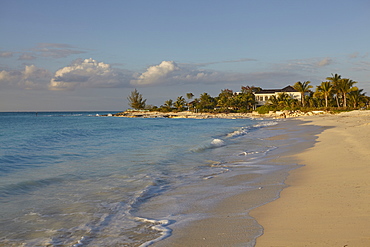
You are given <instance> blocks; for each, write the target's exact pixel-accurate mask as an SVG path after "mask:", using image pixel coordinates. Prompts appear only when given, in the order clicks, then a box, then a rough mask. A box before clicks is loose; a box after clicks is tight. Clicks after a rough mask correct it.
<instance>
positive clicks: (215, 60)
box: [0, 0, 370, 111]
mask: <svg viewBox="0 0 370 247" xmlns="http://www.w3.org/2000/svg"><path fill="white" fill-rule="evenodd" d="M369 26H370V2H369V1H368V0H351V1H344V0H337V1H334V0H330V1H329V0H320V1H317V0H310V1H297V0H281V1H277V0H219V1H217V0H212V1H210V0H197V1H193V0H187V1H177V0H157V1H153V0H135V1H126V0H121V1H115V0H110V1H86V0H78V1H75V0H73V1H70V0H64V1H54V0H34V1H29V0H22V1H21V0H2V1H1V2H0V32H1V39H0V111H63V110H66V111H71V110H75V111H77V110H98V111H100V110H111V111H119V110H124V109H126V108H127V107H128V105H127V99H126V98H127V96H128V95H129V94H130V92H131V91H132V90H133V89H134V88H137V89H138V90H139V92H141V93H142V94H143V97H144V98H146V99H147V103H148V104H153V105H158V106H159V105H161V104H163V103H164V101H165V100H168V99H174V100H175V99H176V98H177V97H178V96H180V95H183V96H185V95H186V93H188V92H192V93H193V94H194V95H195V96H196V97H198V96H199V95H200V94H201V93H203V92H207V93H209V94H211V95H212V96H217V95H218V93H219V92H220V91H221V89H225V88H228V89H232V90H234V91H238V90H239V89H240V87H241V86H246V85H254V86H260V87H263V88H282V87H285V86H286V85H293V84H294V83H295V82H297V81H307V80H309V81H311V84H312V85H313V86H316V85H319V84H320V83H321V81H324V80H325V78H326V77H328V76H330V75H331V73H338V74H340V75H342V77H345V78H350V79H352V80H355V81H358V84H357V86H358V87H360V88H363V89H365V91H366V92H368V95H369V94H370V54H369V52H370V45H369V44H370V32H369Z"/></svg>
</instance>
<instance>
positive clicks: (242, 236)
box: [153, 119, 325, 247]
mask: <svg viewBox="0 0 370 247" xmlns="http://www.w3.org/2000/svg"><path fill="white" fill-rule="evenodd" d="M302 123H304V122H302V121H298V120H291V119H289V120H283V121H281V122H280V123H279V124H278V125H276V126H272V127H268V128H271V129H277V130H278V133H281V130H282V129H284V130H285V132H286V134H283V135H279V136H274V137H271V138H269V139H270V140H271V141H272V143H273V142H281V143H282V144H284V145H280V148H279V149H278V150H277V151H276V152H271V153H270V154H269V155H268V157H266V159H263V160H261V161H259V163H261V164H265V165H266V164H267V165H274V166H279V167H280V168H277V170H276V171H274V172H273V173H270V174H264V175H263V176H262V179H260V180H258V181H259V182H258V184H253V186H255V187H256V189H254V190H249V191H241V192H240V193H237V195H232V196H229V197H227V198H226V199H224V200H222V201H221V202H220V203H218V204H217V205H214V206H213V207H210V208H208V209H204V208H201V209H199V208H198V209H189V210H190V211H194V210H198V212H199V213H200V212H201V213H202V214H204V213H206V214H207V215H208V217H207V218H202V219H199V220H195V221H192V222H187V223H181V222H180V223H179V224H175V225H172V226H170V227H171V228H172V230H173V231H172V235H171V236H170V237H169V238H166V239H164V240H163V241H160V242H157V243H155V244H154V245H153V246H155V247H159V246H174V247H185V246H204V247H206V246H244V247H245V246H254V245H255V240H256V237H257V236H260V235H261V234H262V233H263V228H262V226H261V225H260V224H259V223H258V222H257V221H256V220H255V219H254V218H252V217H251V216H250V215H249V212H250V210H251V209H253V208H256V207H258V206H260V205H263V204H265V203H268V202H271V201H272V200H275V199H276V198H278V197H279V193H280V191H281V190H282V189H284V188H285V187H286V185H285V184H284V180H285V179H286V178H287V176H288V172H289V170H291V169H295V168H298V167H299V165H297V163H296V160H295V159H294V158H292V157H291V155H293V154H295V153H297V152H299V151H302V150H305V149H307V148H309V147H312V146H313V145H314V143H315V139H316V138H317V137H316V136H315V135H316V134H318V133H320V132H322V131H323V130H324V129H325V128H322V127H319V126H312V125H303V124H302ZM298 136H299V138H298ZM302 140H305V141H302ZM248 179H249V178H248V175H238V176H234V177H230V178H227V179H225V180H217V183H228V185H230V184H235V185H237V184H240V183H242V182H243V181H246V180H248ZM259 186H260V187H259ZM191 213H194V212H191Z"/></svg>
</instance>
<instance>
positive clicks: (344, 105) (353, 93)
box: [127, 74, 370, 113]
mask: <svg viewBox="0 0 370 247" xmlns="http://www.w3.org/2000/svg"><path fill="white" fill-rule="evenodd" d="M356 83H357V82H356V81H353V80H351V79H348V78H342V76H341V75H338V74H331V76H330V77H327V78H326V81H323V82H321V84H320V85H318V86H316V88H315V91H313V90H311V89H313V86H312V85H310V84H311V82H310V81H304V82H300V81H298V82H296V83H295V84H294V85H293V88H294V89H295V90H297V91H298V92H299V93H300V94H301V100H300V101H299V100H297V99H294V98H292V97H291V96H290V95H288V94H287V93H279V94H277V95H274V96H271V97H270V98H269V99H268V101H267V103H266V104H265V105H264V106H261V107H258V108H257V109H256V110H257V111H259V112H260V113H264V112H267V111H271V110H272V111H276V110H302V111H305V110H312V109H320V110H349V109H359V108H367V107H368V105H369V102H370V97H368V96H366V95H365V94H366V93H364V92H363V89H359V88H358V87H357V86H355V84H356ZM260 90H262V89H261V88H260V87H255V86H242V87H241V91H240V92H233V91H232V90H230V89H223V90H221V92H220V93H219V95H218V96H216V97H212V96H210V95H209V94H208V93H202V94H201V95H200V96H199V98H194V94H193V93H187V94H186V99H185V98H184V97H183V96H179V97H177V99H176V100H172V99H169V100H166V101H165V102H164V104H163V105H161V106H159V107H157V106H152V105H147V104H146V99H144V98H143V96H142V95H141V94H140V93H139V92H138V91H137V89H135V90H134V91H132V92H131V94H130V95H129V97H128V98H127V99H128V101H129V106H130V107H132V108H133V109H136V110H143V109H146V110H153V111H162V112H171V111H184V110H189V111H194V112H251V111H253V110H255V105H256V103H257V101H256V98H255V95H254V93H256V92H259V91H260Z"/></svg>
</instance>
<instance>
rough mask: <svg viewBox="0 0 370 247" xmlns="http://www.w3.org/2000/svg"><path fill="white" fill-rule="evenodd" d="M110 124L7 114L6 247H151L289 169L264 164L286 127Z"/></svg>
mask: <svg viewBox="0 0 370 247" xmlns="http://www.w3.org/2000/svg"><path fill="white" fill-rule="evenodd" d="M111 113H114V112H111ZM103 114H107V112H39V113H34V112H16V113H10V112H5V113H0V143H1V145H0V246H74V247H77V246H149V245H151V244H153V243H156V242H159V241H161V240H162V239H164V238H167V237H170V236H171V231H172V226H173V225H176V224H177V225H181V224H182V223H183V224H184V225H185V224H188V223H189V222H191V221H192V220H194V219H199V218H202V217H207V215H206V214H203V213H202V212H200V211H199V212H197V210H196V207H203V208H209V207H212V205H215V204H216V203H217V202H218V201H220V200H222V199H224V198H226V197H227V196H230V195H232V194H235V193H237V191H240V190H252V189H256V186H257V185H256V184H258V183H257V182H258V180H260V179H261V177H263V176H264V174H270V173H272V172H275V171H276V170H279V169H287V168H282V166H278V165H276V166H274V165H271V164H267V163H266V162H265V160H266V157H268V156H269V154H270V153H276V152H278V150H279V148H280V146H284V145H286V143H284V142H281V141H272V140H271V138H270V137H273V136H276V135H279V134H282V132H283V130H280V129H278V128H272V127H273V126H275V125H276V124H277V121H278V120H273V119H270V120H266V119H167V118H121V117H102V116H101V115H103ZM249 173H250V174H259V176H252V177H251V180H250V181H245V182H243V183H240V184H238V185H237V186H236V185H230V186H227V185H225V184H219V185H218V184H217V179H218V178H221V177H225V176H231V175H233V174H249ZM186 188H191V189H186ZM272 199H274V198H271V200H272ZM189 208H191V209H193V210H191V213H189ZM256 237H257V236H256Z"/></svg>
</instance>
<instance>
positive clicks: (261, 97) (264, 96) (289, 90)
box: [254, 85, 301, 107]
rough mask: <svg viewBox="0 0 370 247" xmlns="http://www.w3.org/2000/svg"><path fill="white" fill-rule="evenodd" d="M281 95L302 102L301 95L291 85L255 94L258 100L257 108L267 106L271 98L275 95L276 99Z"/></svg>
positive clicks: (263, 90)
mask: <svg viewBox="0 0 370 247" xmlns="http://www.w3.org/2000/svg"><path fill="white" fill-rule="evenodd" d="M281 93H286V94H288V95H289V96H290V97H291V98H292V99H297V100H299V101H300V100H301V93H300V92H298V91H297V90H295V89H294V88H293V87H292V86H290V85H289V86H286V87H284V88H282V89H262V90H260V91H258V92H255V93H254V96H255V98H256V107H259V106H262V105H265V104H266V103H267V102H268V100H269V99H270V97H271V96H273V95H275V97H277V96H278V95H279V94H281Z"/></svg>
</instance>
